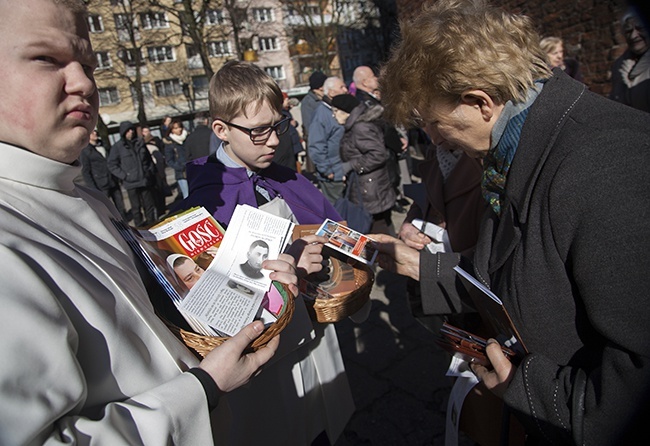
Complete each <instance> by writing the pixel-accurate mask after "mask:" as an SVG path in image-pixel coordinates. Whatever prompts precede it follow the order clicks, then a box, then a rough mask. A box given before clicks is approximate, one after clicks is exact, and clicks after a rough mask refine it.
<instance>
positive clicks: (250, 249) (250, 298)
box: [180, 205, 294, 336]
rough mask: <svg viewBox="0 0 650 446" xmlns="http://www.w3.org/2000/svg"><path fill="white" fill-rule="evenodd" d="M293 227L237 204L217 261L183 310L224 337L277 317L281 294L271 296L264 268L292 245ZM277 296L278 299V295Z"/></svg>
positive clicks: (210, 267)
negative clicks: (263, 306)
mask: <svg viewBox="0 0 650 446" xmlns="http://www.w3.org/2000/svg"><path fill="white" fill-rule="evenodd" d="M293 226H294V225H293V223H292V222H291V221H289V220H286V219H284V218H280V217H276V216H274V215H272V214H269V213H267V212H264V211H262V210H259V209H257V208H254V207H251V206H248V205H238V206H237V207H236V208H235V212H234V213H233V216H232V218H231V220H230V224H229V226H228V230H227V231H226V233H225V236H224V237H223V240H222V241H221V243H220V245H219V250H218V251H217V253H216V256H215V258H214V261H213V262H212V263H210V266H209V267H208V268H207V269H206V270H205V272H204V273H203V274H202V275H201V276H200V278H199V279H198V281H197V283H196V286H195V287H192V289H191V290H189V292H188V293H187V295H186V296H185V298H184V299H183V301H182V302H181V305H180V308H182V309H183V311H185V312H186V313H188V314H190V315H192V316H193V317H195V318H196V319H198V320H200V321H202V322H203V323H205V324H207V325H209V326H210V327H213V328H215V329H216V330H218V331H219V332H220V333H223V334H225V335H227V336H232V335H233V334H235V333H237V332H238V331H239V330H240V329H241V328H242V327H243V326H244V325H246V324H248V323H249V322H251V321H252V320H254V319H255V317H256V316H260V314H259V310H260V307H261V304H262V303H263V300H264V298H265V297H266V300H265V301H264V303H265V307H266V308H264V310H263V313H264V314H262V315H261V316H262V319H263V321H264V322H265V323H269V322H272V321H273V320H275V318H273V319H272V320H269V317H272V316H277V313H276V315H273V314H272V313H271V312H270V309H274V310H275V311H281V309H282V303H281V302H279V301H278V299H281V296H279V293H268V294H267V292H268V291H269V289H270V287H271V278H270V277H269V274H270V271H268V270H265V269H263V268H262V263H263V262H264V260H266V259H276V258H277V257H278V255H279V254H280V253H282V252H283V251H284V249H285V247H286V245H287V243H288V242H289V241H290V235H291V234H292V232H293ZM276 294H277V296H276Z"/></svg>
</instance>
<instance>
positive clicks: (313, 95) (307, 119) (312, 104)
mask: <svg viewBox="0 0 650 446" xmlns="http://www.w3.org/2000/svg"><path fill="white" fill-rule="evenodd" d="M326 79H327V76H326V75H325V74H324V73H323V72H322V71H314V72H313V73H312V74H311V76H309V92H308V93H307V95H306V96H305V97H304V98H302V100H301V101H300V117H301V118H302V139H303V140H304V141H305V147H309V141H308V139H309V126H310V125H311V121H312V119H313V118H314V113H315V112H316V107H318V103H319V102H320V101H321V100H322V99H323V95H324V94H325V92H324V90H323V88H324V87H323V85H324V84H325V80H326ZM305 165H306V170H307V171H308V172H314V163H313V162H312V161H311V158H310V156H309V151H308V150H307V157H306V159H305Z"/></svg>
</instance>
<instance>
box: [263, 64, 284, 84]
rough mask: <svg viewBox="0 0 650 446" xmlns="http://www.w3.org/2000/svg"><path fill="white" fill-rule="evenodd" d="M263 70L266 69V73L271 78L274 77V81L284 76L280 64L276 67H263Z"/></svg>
mask: <svg viewBox="0 0 650 446" xmlns="http://www.w3.org/2000/svg"><path fill="white" fill-rule="evenodd" d="M264 71H266V73H267V74H268V75H269V76H271V77H272V78H273V79H275V80H276V81H277V80H281V79H284V78H285V76H284V67H283V66H281V65H279V66H276V67H266V68H264Z"/></svg>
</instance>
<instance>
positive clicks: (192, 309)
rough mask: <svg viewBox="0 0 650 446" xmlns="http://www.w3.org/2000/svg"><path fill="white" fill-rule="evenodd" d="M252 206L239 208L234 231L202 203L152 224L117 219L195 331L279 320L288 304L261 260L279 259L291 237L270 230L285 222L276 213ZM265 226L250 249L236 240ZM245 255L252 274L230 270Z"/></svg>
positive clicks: (230, 330)
mask: <svg viewBox="0 0 650 446" xmlns="http://www.w3.org/2000/svg"><path fill="white" fill-rule="evenodd" d="M249 208H250V209H253V210H254V211H255V212H253V213H252V214H251V215H249V213H246V212H243V213H242V211H239V212H238V210H237V209H236V210H235V214H236V216H235V215H233V220H232V221H231V225H230V226H229V229H230V228H232V229H230V230H229V231H225V230H224V229H223V227H221V226H220V225H219V223H218V222H217V221H216V220H215V219H214V218H213V217H212V215H211V214H210V213H209V212H208V211H207V210H206V209H205V208H202V207H197V208H192V209H189V210H188V211H185V212H183V213H180V214H177V215H174V216H171V217H169V218H167V219H165V220H163V221H162V222H160V223H158V224H156V225H155V226H153V227H151V228H149V229H143V230H136V229H133V228H130V227H129V226H127V225H126V224H125V223H124V222H119V221H114V224H115V226H116V227H117V229H118V230H119V231H120V233H121V234H122V236H123V237H124V238H125V240H126V241H127V243H128V244H129V245H130V246H131V248H132V249H133V250H134V252H135V253H136V255H138V256H139V257H140V258H141V259H142V260H143V262H144V263H145V265H146V266H147V267H148V269H149V271H150V272H151V274H153V276H154V277H155V278H156V280H157V281H158V282H159V283H160V284H161V285H162V287H163V288H164V289H165V291H166V292H167V294H168V295H169V297H170V298H171V300H172V302H173V303H174V305H175V306H176V308H177V309H178V311H179V312H180V314H181V315H182V316H183V317H184V318H185V319H186V321H187V322H188V324H189V325H190V327H191V328H192V330H194V331H195V332H196V333H198V334H202V335H205V336H232V335H234V334H235V333H237V332H238V331H239V330H240V329H241V328H242V327H243V326H244V325H246V324H248V323H250V322H251V321H253V320H254V319H261V320H262V321H263V322H264V323H265V324H270V323H272V322H274V321H275V320H277V318H278V317H279V316H280V315H281V314H282V312H283V310H284V308H285V305H284V303H285V301H284V299H286V297H285V296H284V295H283V293H281V292H279V290H278V289H277V287H271V279H270V278H269V277H268V275H269V271H264V270H262V269H261V262H262V261H263V260H264V259H266V258H267V257H269V258H277V255H278V254H279V252H281V251H282V250H283V249H284V244H286V240H287V236H286V234H283V233H282V231H283V230H282V229H280V230H278V231H271V230H266V229H268V228H266V227H265V226H264V225H265V224H266V225H267V226H268V225H271V226H273V227H276V226H277V227H281V226H282V225H281V224H279V223H278V222H277V221H275V222H267V220H268V219H269V217H270V218H271V219H272V218H277V217H273V216H270V215H269V214H267V213H265V212H263V211H260V210H258V209H255V208H251V207H250V206H249ZM267 216H268V217H267ZM280 220H283V221H285V222H286V220H284V219H280ZM260 225H262V226H263V229H262V230H261V231H262V232H263V235H264V236H263V237H262V236H259V237H257V239H258V240H260V241H261V242H262V243H256V246H255V247H252V249H250V248H251V247H250V245H249V246H246V248H244V245H242V244H239V243H238V242H237V240H242V237H243V235H245V234H248V235H249V236H250V237H254V236H257V235H258V233H259V232H260V229H259V228H260ZM292 225H293V224H292V223H290V222H289V226H288V227H286V228H285V229H284V231H287V232H290V231H291V229H292ZM285 226H286V225H285ZM276 233H278V234H279V235H278V234H276ZM249 252H250V254H249ZM249 255H250V259H251V260H250V261H249V260H248V259H249ZM240 257H241V258H243V259H245V260H243V261H242V263H248V265H249V267H250V268H246V271H247V272H249V273H250V275H251V276H252V277H248V276H246V275H244V274H243V273H242V272H241V271H240V272H234V271H231V269H232V268H230V263H229V262H232V261H233V260H234V259H238V258H240ZM238 265H239V264H238ZM241 276H243V279H242V277H241Z"/></svg>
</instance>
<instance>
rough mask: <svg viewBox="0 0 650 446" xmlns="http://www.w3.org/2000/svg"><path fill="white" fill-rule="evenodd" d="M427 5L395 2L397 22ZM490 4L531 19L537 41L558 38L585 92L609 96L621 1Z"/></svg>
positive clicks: (506, 0) (508, 0)
mask: <svg viewBox="0 0 650 446" xmlns="http://www.w3.org/2000/svg"><path fill="white" fill-rule="evenodd" d="M428 1H435V0H425V1H424V2H423V1H421V0H420V1H416V0H397V5H398V13H399V16H400V19H404V18H408V17H410V16H412V15H413V14H417V11H418V10H419V9H420V8H421V7H422V5H423V3H426V2H428ZM491 3H492V4H494V5H497V6H500V7H502V8H504V9H505V10H507V11H511V12H516V13H523V14H526V15H528V16H529V17H531V18H532V19H533V20H534V21H535V23H536V24H537V30H538V32H539V34H540V36H541V37H546V36H557V37H560V38H562V39H563V40H564V52H565V56H567V57H573V58H575V59H577V60H578V61H579V63H580V70H581V71H582V74H583V76H584V81H585V83H586V84H587V85H588V86H589V88H590V89H591V90H592V91H594V92H596V93H600V94H603V95H607V94H609V91H610V76H611V74H610V68H611V66H612V64H613V63H614V60H615V59H616V58H617V57H618V56H619V55H620V54H621V53H623V51H624V50H625V39H624V38H623V35H622V34H621V29H620V28H621V27H620V22H619V20H620V17H621V16H622V15H623V12H624V11H625V8H626V2H625V0H545V1H541V0H534V1H533V0H492V2H491Z"/></svg>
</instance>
